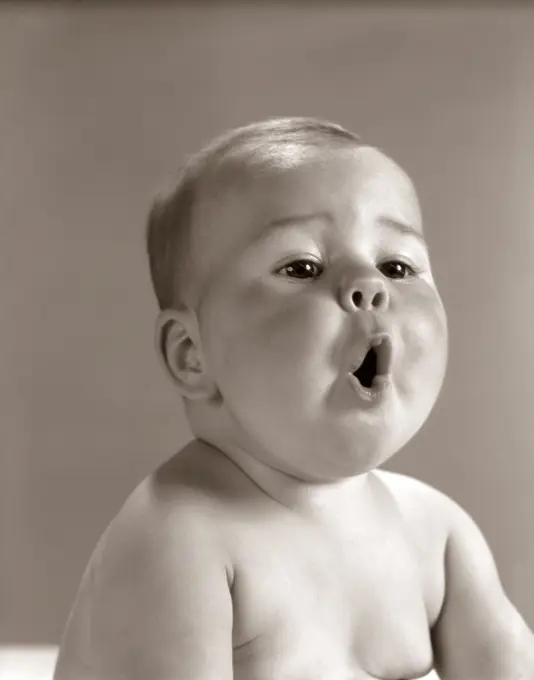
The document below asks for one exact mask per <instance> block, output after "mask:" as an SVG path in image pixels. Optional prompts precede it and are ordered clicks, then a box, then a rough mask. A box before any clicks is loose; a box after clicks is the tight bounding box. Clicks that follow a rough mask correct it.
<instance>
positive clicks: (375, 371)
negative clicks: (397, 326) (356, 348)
mask: <svg viewBox="0 0 534 680" xmlns="http://www.w3.org/2000/svg"><path fill="white" fill-rule="evenodd" d="M391 358H392V344H391V339H390V337H389V336H388V335H380V336H375V337H374V338H371V342H370V345H369V349H368V350H367V352H366V353H365V356H364V357H363V360H362V362H361V363H360V365H359V366H358V368H357V369H356V370H355V371H352V375H353V376H354V377H355V378H357V379H358V381H359V382H360V384H361V385H362V387H365V388H366V389H372V388H373V387H376V386H378V384H379V383H380V382H381V381H380V380H378V381H377V380H376V378H385V377H386V376H387V375H389V372H390V369H391Z"/></svg>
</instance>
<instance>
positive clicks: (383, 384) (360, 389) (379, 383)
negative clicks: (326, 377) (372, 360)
mask: <svg viewBox="0 0 534 680" xmlns="http://www.w3.org/2000/svg"><path fill="white" fill-rule="evenodd" d="M349 382H350V384H351V386H352V388H353V389H354V391H355V392H356V393H357V394H358V395H359V396H360V397H361V398H362V399H364V400H365V401H367V402H370V403H376V402H378V401H381V400H382V399H383V398H384V397H385V395H386V393H387V392H389V390H390V389H391V386H392V383H391V376H389V375H376V376H375V377H374V379H373V382H372V385H371V387H364V386H363V385H362V384H361V382H360V381H359V380H358V378H357V377H356V376H355V375H353V374H352V373H349Z"/></svg>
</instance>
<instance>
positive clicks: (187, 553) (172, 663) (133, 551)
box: [65, 494, 233, 680]
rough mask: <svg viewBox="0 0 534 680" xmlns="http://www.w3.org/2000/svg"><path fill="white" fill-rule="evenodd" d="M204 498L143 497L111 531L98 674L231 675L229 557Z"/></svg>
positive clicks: (98, 606)
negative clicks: (158, 499)
mask: <svg viewBox="0 0 534 680" xmlns="http://www.w3.org/2000/svg"><path fill="white" fill-rule="evenodd" d="M191 495H192V496H194V494H191ZM203 505H204V506H205V503H204V504H202V503H200V504H199V503H198V501H195V499H194V498H192V499H191V498H189V499H187V498H185V499H179V500H178V501H177V502H175V501H174V500H173V501H172V503H169V505H168V506H167V507H164V506H163V505H158V503H156V502H154V501H152V500H151V501H150V502H147V503H145V502H143V503H141V506H142V507H141V508H139V507H134V508H133V510H132V511H130V512H126V513H125V514H124V516H123V517H122V518H121V520H120V521H119V522H118V524H117V527H116V528H115V531H114V532H111V534H110V543H109V545H108V546H107V548H106V552H107V557H105V558H104V559H103V561H102V572H101V574H100V575H99V581H100V588H99V594H98V596H97V597H96V598H95V601H94V603H93V617H92V618H93V620H92V625H91V628H92V636H91V648H92V650H91V652H92V665H93V667H94V669H95V671H96V672H95V675H94V676H91V677H92V678H94V680H123V679H126V678H127V679H128V680H147V678H150V680H215V679H216V680H230V679H231V678H232V677H233V670H232V599H231V593H230V586H229V578H228V574H227V569H226V560H225V556H224V554H223V551H222V550H221V548H220V542H219V540H218V537H217V535H216V526H214V522H212V521H211V520H209V519H208V518H207V517H206V515H207V513H206V512H205V508H204V507H203ZM114 534H115V535H114ZM65 680H75V678H66V679H65ZM76 680H79V679H76Z"/></svg>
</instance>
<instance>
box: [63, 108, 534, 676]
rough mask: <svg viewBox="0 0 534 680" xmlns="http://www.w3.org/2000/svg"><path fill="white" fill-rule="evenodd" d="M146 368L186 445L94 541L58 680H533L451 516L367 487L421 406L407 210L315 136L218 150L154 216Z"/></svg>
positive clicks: (300, 126)
mask: <svg viewBox="0 0 534 680" xmlns="http://www.w3.org/2000/svg"><path fill="white" fill-rule="evenodd" d="M147 243H148V254H149V259H150V268H151V274H152V279H153V283H154V288H155V291H156V295H157V298H158V301H159V306H160V308H161V313H160V315H159V317H158V321H157V332H156V345H157V352H158V354H159V356H160V358H161V362H162V364H163V366H164V367H165V370H166V372H167V373H168V375H169V376H170V378H171V380H172V381H173V383H174V384H175V386H176V388H177V390H178V392H179V393H180V394H181V395H182V397H183V400H184V407H185V412H186V415H187V418H188V422H189V423H190V427H191V431H192V432H193V434H194V437H195V438H194V439H193V441H191V442H190V443H189V444H188V445H186V446H185V448H184V449H183V450H182V451H180V452H179V453H178V454H176V455H175V456H174V457H172V458H171V459H170V460H168V461H167V462H165V463H164V464H163V465H162V466H161V467H159V468H158V469H157V470H156V471H155V472H154V473H153V474H152V475H150V476H149V477H148V478H147V479H145V480H144V481H143V482H142V483H141V484H140V485H139V486H138V488H137V489H136V490H135V491H134V492H133V493H132V494H131V496H130V497H129V498H128V500H127V501H126V503H125V505H124V506H123V508H122V509H121V511H120V512H119V514H118V516H117V517H116V518H115V519H114V520H113V522H112V523H111V524H110V526H109V527H108V529H107V530H106V532H105V533H104V535H103V536H102V538H101V540H100V542H99V544H98V545H97V547H96V549H95V551H94V553H93V556H92V558H91V560H90V563H89V565H88V567H87V569H86V571H85V574H84V576H83V580H82V583H81V586H80V589H79V592H78V595H77V598H76V602H75V604H74V607H73V609H72V611H71V614H70V617H69V619H68V623H67V627H66V631H65V634H64V636H63V640H62V645H61V648H60V654H59V659H58V664H57V668H56V673H55V679H56V680H230V679H231V678H234V679H235V680H378V679H379V680H401V679H406V680H407V679H410V678H420V677H422V676H424V675H425V674H428V673H430V672H431V671H432V669H436V671H437V672H438V673H439V677H440V678H442V680H532V678H534V636H533V634H532V633H531V632H530V630H529V629H528V627H527V626H526V624H525V622H524V621H523V619H522V618H521V616H520V615H519V614H518V612H517V611H516V609H515V608H514V606H513V605H512V604H511V603H510V601H509V600H508V598H507V597H506V595H505V593H504V592H503V589H502V587H501V584H500V581H499V577H498V574H497V571H496V567H495V564H494V561H493V558H492V555H491V553H490V550H489V548H488V546H487V544H486V542H485V540H484V538H483V536H482V535H481V533H480V530H479V529H478V528H477V526H476V524H475V523H474V522H473V520H472V519H471V518H470V517H469V516H468V515H467V514H466V513H465V512H464V511H463V510H462V509H461V508H460V507H459V506H458V505H456V504H455V503H454V502H453V501H452V500H450V499H449V498H448V497H446V496H445V495H443V494H442V493H440V492H438V491H436V490H435V489H433V488H431V487H429V486H428V485H426V484H423V483H422V482H419V481H416V480H414V479H412V478H409V477H407V476H403V475H399V474H394V473H391V472H386V471H382V470H380V469H379V468H380V466H381V465H382V464H383V463H384V462H385V461H387V460H388V459H389V458H390V457H391V456H392V455H394V454H395V452H397V451H398V450H399V449H401V448H402V447H403V446H404V445H405V444H406V443H407V442H408V441H409V440H410V439H411V438H412V437H413V436H414V435H415V434H416V432H417V431H418V430H419V429H420V428H421V426H422V425H423V423H424V422H425V420H426V418H427V417H428V415H429V413H430V411H431V409H432V408H433V406H434V403H435V401H436V399H437V397H438V393H439V391H440V388H441V385H442V381H443V377H444V373H445V366H446V359H447V322H446V316H445V312H444V309H443V305H442V302H441V299H440V296H439V294H438V291H437V289H436V285H435V283H434V280H433V278H432V273H431V267H430V261H429V254H428V249H427V246H426V245H425V240H424V236H423V228H422V221H421V214H420V208H419V204H418V200H417V196H416V192H415V190H414V188H413V186H412V183H411V181H410V179H409V178H408V177H407V175H406V174H405V173H404V172H403V170H401V168H399V166H398V165H396V164H395V163H394V162H393V161H392V160H391V159H390V158H388V157H387V156H385V155H384V154H383V153H382V152H381V151H379V150H378V149H377V148H374V147H372V146H369V145H366V144H364V143H362V142H361V141H360V139H359V138H358V137H357V136H356V135H354V134H352V133H351V132H349V131H347V130H345V129H344V128H342V127H340V126H338V125H334V124H332V123H329V122H326V121H321V120H316V119H309V118H281V119H274V120H268V121H264V122H260V123H256V124H253V125H249V126H246V127H243V128H240V129H238V130H234V131H232V132H230V133H228V134H227V135H224V136H223V137H220V138H218V139H216V140H215V141H214V142H213V143H212V144H211V145H209V146H208V147H206V148H205V149H204V150H202V151H201V152H200V153H199V154H197V155H196V156H194V157H193V158H192V159H190V161H189V162H188V163H187V164H186V167H185V168H184V170H183V172H182V174H181V177H180V180H179V182H178V185H177V187H176V188H175V189H174V191H173V192H172V193H171V194H170V195H169V196H167V197H166V198H163V199H161V200H159V201H157V202H156V204H155V206H154V207H153V209H152V211H151V213H150V217H149V224H148V232H147Z"/></svg>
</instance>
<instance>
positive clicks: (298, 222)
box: [253, 211, 332, 243]
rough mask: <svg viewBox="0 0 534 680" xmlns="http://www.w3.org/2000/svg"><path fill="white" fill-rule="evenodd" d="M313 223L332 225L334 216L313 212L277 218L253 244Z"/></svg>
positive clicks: (264, 228) (267, 225) (269, 223)
mask: <svg viewBox="0 0 534 680" xmlns="http://www.w3.org/2000/svg"><path fill="white" fill-rule="evenodd" d="M312 222H315V223H317V222H322V223H323V224H324V223H325V222H328V223H331V222H332V216H331V215H329V213H328V212H322V211H320V212H313V213H298V214H294V215H286V216H285V217H279V218H275V219H273V220H270V221H269V222H267V224H264V225H263V227H262V229H261V232H260V233H259V234H258V235H257V237H256V238H255V239H254V240H253V243H258V242H261V241H264V240H265V239H266V238H268V237H270V236H272V235H273V234H276V233H277V232H279V231H286V230H287V229H290V228H291V227H294V228H295V229H298V227H300V226H303V225H306V224H310V223H312Z"/></svg>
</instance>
